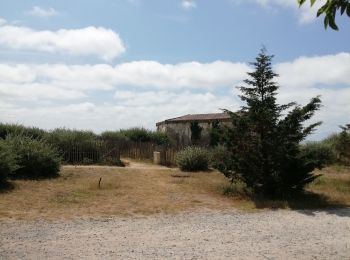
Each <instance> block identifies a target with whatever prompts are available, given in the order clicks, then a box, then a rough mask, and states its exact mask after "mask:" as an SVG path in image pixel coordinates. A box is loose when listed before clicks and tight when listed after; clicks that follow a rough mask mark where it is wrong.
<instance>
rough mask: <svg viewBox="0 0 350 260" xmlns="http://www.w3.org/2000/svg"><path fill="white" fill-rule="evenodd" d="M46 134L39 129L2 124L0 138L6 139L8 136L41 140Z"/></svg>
mask: <svg viewBox="0 0 350 260" xmlns="http://www.w3.org/2000/svg"><path fill="white" fill-rule="evenodd" d="M45 134H46V132H45V131H44V130H42V129H40V128H37V127H25V126H23V125H18V124H4V123H0V138H2V139H5V138H6V137H7V136H8V135H24V136H29V137H31V138H33V139H41V138H43V137H44V136H45Z"/></svg>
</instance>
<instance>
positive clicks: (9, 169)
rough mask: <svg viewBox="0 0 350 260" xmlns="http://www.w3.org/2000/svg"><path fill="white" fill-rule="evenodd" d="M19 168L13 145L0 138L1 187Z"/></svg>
mask: <svg viewBox="0 0 350 260" xmlns="http://www.w3.org/2000/svg"><path fill="white" fill-rule="evenodd" d="M17 169H18V165H17V160H16V155H15V154H14V153H13V152H12V150H11V147H10V146H9V145H8V144H7V143H6V142H5V141H4V140H3V139H0V188H1V187H3V186H4V184H5V183H6V182H7V179H8V178H9V177H11V175H12V174H13V173H14V171H15V170H17Z"/></svg>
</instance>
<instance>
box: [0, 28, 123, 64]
mask: <svg viewBox="0 0 350 260" xmlns="http://www.w3.org/2000/svg"><path fill="white" fill-rule="evenodd" d="M0 46H1V47H5V48H7V49H13V50H20V51H22V50H25V51H28V50H29V51H40V52H49V53H60V54H70V55H76V56H97V57H98V58H101V59H103V60H106V61H111V60H113V59H114V58H116V57H118V56H119V55H121V54H122V53H124V52H125V47H124V44H123V42H122V40H121V38H120V37H119V35H118V34H117V33H116V32H114V31H112V30H111V29H106V28H104V27H93V26H90V27H86V28H81V29H60V30H58V31H48V30H44V31H36V30H33V29H31V28H28V27H23V26H14V25H9V24H6V23H4V22H3V24H2V25H1V23H0Z"/></svg>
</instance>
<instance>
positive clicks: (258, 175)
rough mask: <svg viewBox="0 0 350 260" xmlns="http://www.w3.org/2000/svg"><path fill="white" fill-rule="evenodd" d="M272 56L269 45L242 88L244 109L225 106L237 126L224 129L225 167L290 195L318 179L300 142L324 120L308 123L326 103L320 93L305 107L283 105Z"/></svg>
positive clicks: (276, 193) (252, 183)
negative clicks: (278, 97)
mask: <svg viewBox="0 0 350 260" xmlns="http://www.w3.org/2000/svg"><path fill="white" fill-rule="evenodd" d="M272 58H273V56H270V55H267V54H266V50H265V48H263V49H262V50H261V52H260V53H259V54H258V56H257V57H256V60H255V62H253V63H251V65H252V67H253V68H254V70H253V72H249V73H248V76H249V77H248V79H246V80H245V81H244V83H245V86H241V87H238V88H239V89H240V91H241V92H242V95H241V96H240V98H241V100H242V101H243V102H244V103H245V105H244V106H243V107H242V108H241V110H240V111H239V112H238V113H234V112H231V111H228V110H225V111H226V112H227V113H229V114H230V116H231V121H232V127H227V128H226V129H225V131H224V134H223V139H222V142H223V144H224V145H225V146H226V148H227V150H228V158H227V160H225V163H223V164H222V165H221V166H220V169H219V170H220V171H222V172H223V173H224V174H225V175H226V176H227V177H229V178H230V179H231V181H232V182H233V181H235V180H239V181H243V182H244V183H246V185H247V187H249V188H251V189H252V190H253V191H254V192H255V193H260V194H264V195H268V196H272V197H283V196H284V197H285V196H290V195H291V194H292V193H293V192H295V191H300V190H302V189H303V188H304V186H305V185H306V184H307V183H310V182H312V181H313V180H314V179H315V178H317V176H315V175H314V174H313V173H312V171H313V170H314V168H315V165H314V164H313V163H312V162H309V161H308V160H306V159H305V158H303V157H302V155H301V153H300V149H299V143H300V142H301V141H302V140H304V139H305V137H306V136H307V135H308V134H310V133H311V132H312V131H313V130H314V129H315V127H316V126H318V125H320V124H321V122H318V123H314V124H311V125H309V126H307V127H305V126H304V124H303V123H304V122H305V121H306V120H308V119H310V118H311V117H312V116H313V115H314V113H315V111H316V110H318V109H319V108H320V106H321V100H320V98H319V97H315V98H313V99H311V101H310V102H309V103H308V104H307V105H305V106H298V105H296V103H294V102H292V103H289V104H285V105H279V104H277V102H276V95H277V90H278V89H279V86H278V85H277V84H276V82H275V81H274V79H275V78H276V77H277V76H278V75H277V74H276V73H274V71H273V70H272V65H271V61H272ZM288 111H289V112H288ZM283 112H285V113H286V114H287V115H284V114H283Z"/></svg>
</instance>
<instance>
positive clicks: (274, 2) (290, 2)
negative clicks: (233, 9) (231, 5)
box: [231, 0, 325, 23]
mask: <svg viewBox="0 0 350 260" xmlns="http://www.w3.org/2000/svg"><path fill="white" fill-rule="evenodd" d="M231 1H233V2H235V3H243V2H247V1H242V0H231ZM248 1H249V2H254V3H257V4H259V5H260V6H263V7H265V8H269V9H273V10H274V9H276V8H280V7H282V8H290V9H293V10H295V12H296V13H297V14H298V17H299V22H300V23H310V22H313V21H314V20H315V19H316V14H317V10H318V9H319V8H320V7H321V6H322V5H323V4H324V3H325V0H321V1H316V2H315V4H314V5H313V6H312V7H311V6H310V3H309V2H307V3H305V4H304V5H303V6H302V7H300V8H299V5H298V3H297V0H248Z"/></svg>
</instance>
